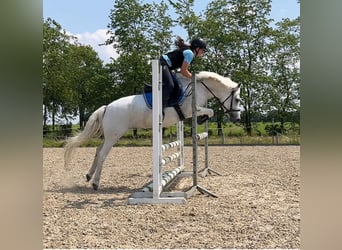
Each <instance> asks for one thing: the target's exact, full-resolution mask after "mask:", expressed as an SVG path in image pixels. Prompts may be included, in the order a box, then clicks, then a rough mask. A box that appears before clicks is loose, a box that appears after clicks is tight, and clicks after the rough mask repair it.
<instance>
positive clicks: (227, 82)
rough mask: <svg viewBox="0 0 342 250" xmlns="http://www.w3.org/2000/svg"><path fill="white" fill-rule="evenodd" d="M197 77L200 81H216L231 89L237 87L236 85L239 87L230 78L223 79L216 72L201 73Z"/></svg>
mask: <svg viewBox="0 0 342 250" xmlns="http://www.w3.org/2000/svg"><path fill="white" fill-rule="evenodd" d="M196 76H197V79H198V80H205V79H214V80H217V81H219V82H222V83H223V84H224V85H227V86H229V87H235V85H237V83H235V82H233V81H232V80H231V79H230V78H228V77H223V76H221V75H219V74H217V73H215V72H209V71H200V72H199V73H198V74H197V75H196ZM232 85H233V86H232Z"/></svg>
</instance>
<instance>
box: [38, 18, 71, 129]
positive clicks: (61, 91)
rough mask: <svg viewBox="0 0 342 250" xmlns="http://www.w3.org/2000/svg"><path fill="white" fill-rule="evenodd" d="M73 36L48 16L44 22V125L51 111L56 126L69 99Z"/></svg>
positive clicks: (53, 123) (53, 124)
mask: <svg viewBox="0 0 342 250" xmlns="http://www.w3.org/2000/svg"><path fill="white" fill-rule="evenodd" d="M70 38H71V36H69V35H67V34H66V32H65V31H64V30H62V27H61V25H60V24H59V23H57V22H56V21H55V20H52V19H51V18H48V19H47V20H45V21H44V23H43V125H44V126H46V123H47V119H48V115H49V113H50V114H51V118H52V126H53V128H54V126H55V122H56V119H57V117H56V116H57V114H58V112H59V111H60V110H61V108H62V107H63V106H64V105H65V104H66V103H67V102H68V101H69V99H68V96H69V95H68V93H70V89H69V88H68V86H66V84H65V83H66V82H67V76H66V74H64V72H65V71H66V70H67V67H66V64H65V61H66V60H67V56H68V51H69V47H70V43H69V40H70Z"/></svg>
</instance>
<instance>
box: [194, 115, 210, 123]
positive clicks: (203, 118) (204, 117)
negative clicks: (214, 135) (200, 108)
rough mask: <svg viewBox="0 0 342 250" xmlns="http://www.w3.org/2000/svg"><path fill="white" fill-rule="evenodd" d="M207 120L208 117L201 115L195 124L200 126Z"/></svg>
mask: <svg viewBox="0 0 342 250" xmlns="http://www.w3.org/2000/svg"><path fill="white" fill-rule="evenodd" d="M208 119H209V116H208V115H201V116H199V117H197V123H198V124H199V125H201V124H203V123H204V122H205V121H206V120H208Z"/></svg>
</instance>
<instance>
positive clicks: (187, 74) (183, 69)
mask: <svg viewBox="0 0 342 250" xmlns="http://www.w3.org/2000/svg"><path fill="white" fill-rule="evenodd" d="M188 69H189V63H187V62H186V61H183V63H182V67H181V70H180V71H181V73H182V75H183V76H185V77H187V78H191V76H192V75H191V73H190V72H189V70H188Z"/></svg>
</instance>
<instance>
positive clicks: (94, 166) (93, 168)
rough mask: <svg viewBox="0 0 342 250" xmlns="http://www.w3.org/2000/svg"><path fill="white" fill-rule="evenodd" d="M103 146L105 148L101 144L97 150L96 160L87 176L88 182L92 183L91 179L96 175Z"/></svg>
mask: <svg viewBox="0 0 342 250" xmlns="http://www.w3.org/2000/svg"><path fill="white" fill-rule="evenodd" d="M102 146H103V143H101V145H99V146H98V147H97V148H96V154H95V158H94V161H93V164H92V165H91V167H90V169H89V171H88V173H87V174H86V178H87V181H90V180H91V178H92V177H93V174H94V173H95V170H96V166H97V165H98V159H99V151H100V150H101V149H102Z"/></svg>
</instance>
